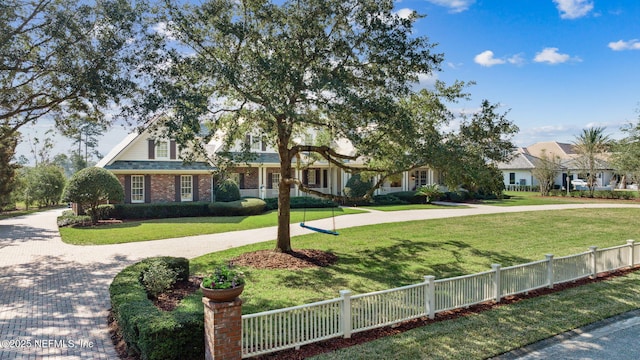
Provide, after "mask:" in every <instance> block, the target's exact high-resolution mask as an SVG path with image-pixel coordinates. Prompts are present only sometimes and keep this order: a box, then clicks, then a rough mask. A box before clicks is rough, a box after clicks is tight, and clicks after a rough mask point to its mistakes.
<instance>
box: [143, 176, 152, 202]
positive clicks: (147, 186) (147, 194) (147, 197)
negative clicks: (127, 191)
mask: <svg viewBox="0 0 640 360" xmlns="http://www.w3.org/2000/svg"><path fill="white" fill-rule="evenodd" d="M144 202H146V203H150V202H151V175H145V176H144Z"/></svg>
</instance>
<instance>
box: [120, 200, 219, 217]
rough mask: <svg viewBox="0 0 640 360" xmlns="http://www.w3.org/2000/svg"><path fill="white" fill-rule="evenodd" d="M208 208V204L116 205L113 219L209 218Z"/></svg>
mask: <svg viewBox="0 0 640 360" xmlns="http://www.w3.org/2000/svg"><path fill="white" fill-rule="evenodd" d="M208 206H209V203H208V202H175V203H151V204H116V205H115V206H114V214H113V217H115V218H118V219H122V220H125V219H165V218H176V217H195V216H208V215H209V208H208Z"/></svg>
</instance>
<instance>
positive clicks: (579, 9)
mask: <svg viewBox="0 0 640 360" xmlns="http://www.w3.org/2000/svg"><path fill="white" fill-rule="evenodd" d="M553 2H554V3H556V6H557V7H558V10H559V11H560V18H562V19H577V18H581V17H583V16H586V15H587V14H588V13H589V12H590V11H591V10H593V2H592V1H590V0H553Z"/></svg>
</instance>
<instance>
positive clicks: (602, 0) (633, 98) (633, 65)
mask: <svg viewBox="0 0 640 360" xmlns="http://www.w3.org/2000/svg"><path fill="white" fill-rule="evenodd" d="M396 8H397V11H398V12H399V13H400V14H402V13H406V12H408V11H412V10H415V11H417V12H418V13H420V14H423V15H426V17H425V18H423V19H420V20H418V23H417V24H416V35H426V36H428V37H429V39H430V41H431V42H433V43H437V44H438V45H437V47H436V48H435V51H437V52H440V53H443V54H444V56H445V61H444V63H443V64H442V70H443V71H442V72H438V73H436V74H435V75H434V76H435V77H437V78H438V79H440V80H443V81H445V82H447V83H449V84H452V83H453V82H454V81H455V80H462V81H475V82H476V85H475V86H472V87H470V88H469V89H468V90H469V92H470V93H471V95H472V101H470V102H467V103H461V104H456V105H454V106H455V107H456V110H459V111H465V112H472V111H474V110H476V109H477V108H478V107H479V105H480V103H481V101H482V100H483V99H487V100H489V101H491V102H492V103H500V104H501V105H502V111H507V110H509V113H508V116H507V117H508V118H509V119H510V120H512V121H513V122H514V123H515V124H516V125H518V127H519V128H520V133H519V134H517V135H516V136H515V138H514V142H515V143H516V145H518V146H527V145H531V144H534V143H536V142H539V141H560V142H566V143H571V142H573V141H574V139H575V136H576V135H578V134H580V133H581V131H582V129H584V128H587V127H591V126H604V127H606V132H607V133H608V134H610V135H612V137H614V138H618V137H620V133H619V128H620V127H621V126H622V125H623V124H626V123H629V122H633V123H636V122H637V119H638V116H639V115H640V114H639V113H638V110H639V109H640V91H639V90H640V0H400V1H397V2H396ZM50 126H51V125H50V124H46V123H44V122H43V123H41V124H38V125H37V126H33V127H28V128H26V129H23V132H25V133H29V132H30V133H31V134H36V135H32V136H42V135H43V134H44V132H45V131H46V129H48V128H50ZM126 133H127V130H126V129H124V128H123V127H121V126H115V127H114V129H113V130H111V131H109V132H108V133H107V134H105V136H104V137H103V138H102V139H101V140H100V148H99V151H100V152H101V153H102V154H106V153H108V152H109V150H110V149H111V148H112V147H113V146H115V145H116V144H117V143H118V142H119V141H120V140H121V139H122V138H123V137H124V136H125V135H126ZM25 140H26V138H25ZM57 141H58V142H59V143H60V144H59V145H58V146H57V147H56V149H54V152H53V153H54V154H55V153H58V152H66V151H67V150H68V149H67V147H68V144H69V142H68V141H67V140H66V139H63V138H61V137H60V138H58V140H57ZM64 143H66V145H65V144H64ZM18 151H19V154H23V155H25V156H27V157H28V158H30V159H31V158H32V156H31V155H30V154H29V152H28V151H29V147H28V145H27V143H26V141H25V142H24V143H23V144H22V145H20V146H19V149H18Z"/></svg>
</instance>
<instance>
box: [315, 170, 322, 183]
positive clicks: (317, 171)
mask: <svg viewBox="0 0 640 360" xmlns="http://www.w3.org/2000/svg"><path fill="white" fill-rule="evenodd" d="M320 181H322V179H321V178H320V169H316V185H318V187H322V184H321V183H320Z"/></svg>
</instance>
